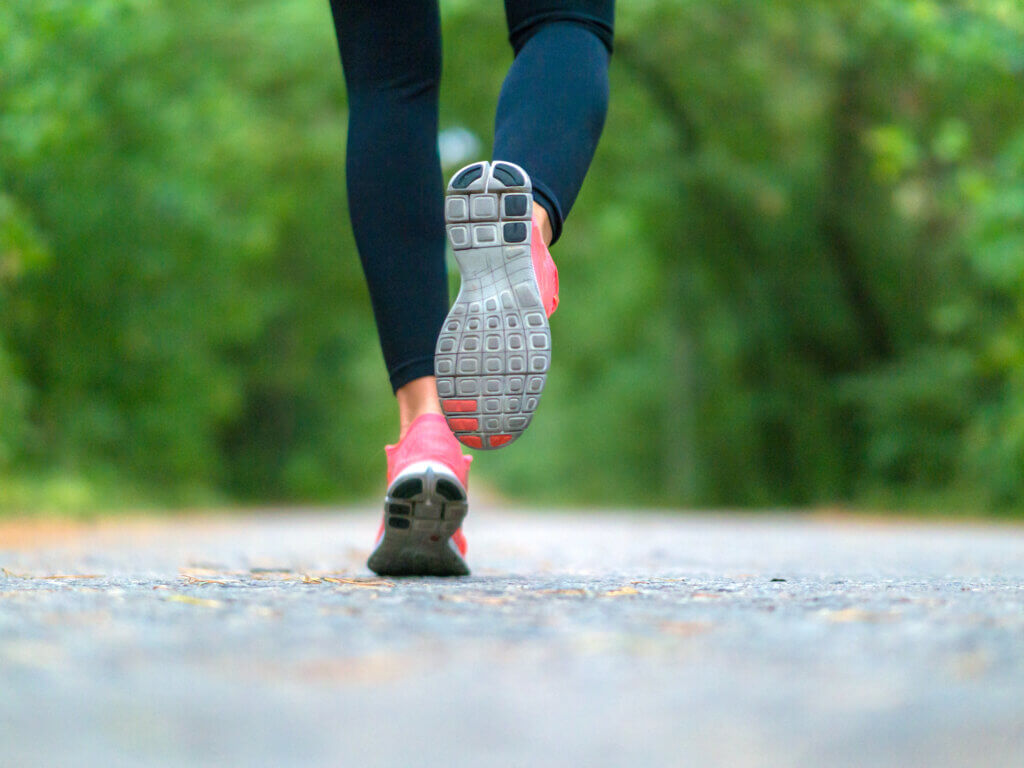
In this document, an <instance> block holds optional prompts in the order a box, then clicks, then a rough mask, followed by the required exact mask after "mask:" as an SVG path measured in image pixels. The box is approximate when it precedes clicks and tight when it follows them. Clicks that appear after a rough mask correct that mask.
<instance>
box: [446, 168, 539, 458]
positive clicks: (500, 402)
mask: <svg viewBox="0 0 1024 768" xmlns="http://www.w3.org/2000/svg"><path fill="white" fill-rule="evenodd" d="M530 192H531V186H530V179H529V176H527V174H526V172H525V171H524V170H523V169H522V168H519V167H518V166H516V165H514V164H512V163H506V162H502V161H497V162H495V163H486V162H483V163H475V164H473V165H470V166H467V167H466V168H463V169H462V170H460V171H459V172H458V173H456V174H455V176H454V177H453V178H452V183H451V184H449V186H448V191H447V194H446V197H445V224H446V229H447V233H448V239H449V242H450V243H451V246H452V248H453V249H454V251H455V260H456V263H457V264H458V266H459V271H460V272H461V275H462V285H461V287H460V289H459V295H458V297H457V298H456V300H455V304H454V305H453V306H452V309H451V311H450V312H449V313H448V317H447V318H446V319H445V322H444V325H443V326H442V328H441V333H440V335H439V336H438V340H437V347H436V350H435V356H434V370H435V374H436V376H437V387H438V394H439V395H440V398H441V406H442V409H443V410H444V412H445V416H446V418H447V419H448V425H449V426H450V427H451V429H452V432H454V433H455V436H456V437H457V438H458V439H459V440H460V441H461V442H462V443H463V444H464V445H467V446H469V447H471V448H478V449H493V448H500V447H503V446H505V445H508V444H509V443H511V442H512V441H514V440H515V439H516V438H518V437H519V436H520V435H521V434H522V433H523V431H524V430H525V429H526V428H527V427H528V426H529V424H530V421H531V419H532V418H533V414H534V412H535V411H536V409H537V405H538V403H539V401H540V395H541V392H542V391H543V389H544V384H545V383H546V381H547V372H548V367H549V365H550V362H551V330H550V327H549V325H548V319H547V315H546V314H545V312H544V306H543V302H542V300H541V297H540V290H539V286H538V284H537V278H536V276H535V274H534V271H533V260H532V258H531V256H530V239H531V216H532V212H533V210H532V197H531V194H530Z"/></svg>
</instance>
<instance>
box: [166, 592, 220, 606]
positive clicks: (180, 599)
mask: <svg viewBox="0 0 1024 768" xmlns="http://www.w3.org/2000/svg"><path fill="white" fill-rule="evenodd" d="M167 600H169V601H170V602H172V603H185V604H186V605H198V606H202V607H203V608H220V607H221V606H222V605H224V603H222V602H221V601H220V600H208V599H206V598H204V597H192V595H168V596H167Z"/></svg>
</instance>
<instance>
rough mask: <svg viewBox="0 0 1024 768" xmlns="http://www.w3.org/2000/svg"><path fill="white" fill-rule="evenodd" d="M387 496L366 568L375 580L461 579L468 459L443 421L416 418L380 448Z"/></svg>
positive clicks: (436, 417) (465, 569)
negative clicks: (392, 441)
mask: <svg viewBox="0 0 1024 768" xmlns="http://www.w3.org/2000/svg"><path fill="white" fill-rule="evenodd" d="M384 452H385V453H386V454H387V457H388V491H387V496H386V497H385V499H384V520H383V521H382V522H381V525H380V530H379V531H378V532H377V545H376V547H375V548H374V550H373V554H371V555H370V560H369V562H368V563H367V565H368V566H369V567H370V570H371V571H373V572H374V573H376V574H378V575H380V576H466V575H468V574H469V566H468V565H466V560H465V556H466V537H465V536H464V535H463V533H462V527H461V526H462V521H463V519H464V518H465V517H466V513H467V512H468V511H469V506H468V503H467V500H466V488H467V485H468V482H469V480H468V476H469V464H470V462H471V461H473V459H472V457H471V456H464V455H463V453H462V449H461V448H460V447H459V444H458V442H457V441H456V440H455V438H454V437H453V436H452V433H451V430H450V429H448V426H447V424H445V420H444V417H443V416H440V415H438V414H434V413H428V414H424V415H423V416H420V417H419V418H417V419H416V420H415V421H414V422H413V423H412V426H410V427H409V431H408V432H406V433H405V437H403V438H402V439H401V440H400V441H399V442H398V444H397V445H388V446H385V448H384Z"/></svg>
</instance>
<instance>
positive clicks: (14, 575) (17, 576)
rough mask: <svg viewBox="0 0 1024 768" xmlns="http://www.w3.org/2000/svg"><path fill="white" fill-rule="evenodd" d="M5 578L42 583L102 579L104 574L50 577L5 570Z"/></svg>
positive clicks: (74, 574) (57, 575) (69, 574)
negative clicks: (33, 580) (32, 580)
mask: <svg viewBox="0 0 1024 768" xmlns="http://www.w3.org/2000/svg"><path fill="white" fill-rule="evenodd" d="M2 570H3V574H4V576H7V577H9V578H13V579H36V580H42V581H58V580H60V579H102V578H103V574H102V573H55V574H52V575H48V576H33V575H32V574H30V573H14V571H9V570H7V569H6V568H3V569H2Z"/></svg>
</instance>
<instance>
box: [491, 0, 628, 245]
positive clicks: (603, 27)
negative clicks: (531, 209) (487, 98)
mask: <svg viewBox="0 0 1024 768" xmlns="http://www.w3.org/2000/svg"><path fill="white" fill-rule="evenodd" d="M505 16H506V19H507V21H508V28H509V39H510V41H511V43H512V47H513V50H514V51H515V54H516V56H515V60H514V61H513V63H512V66H511V68H510V69H509V71H508V75H507V76H506V78H505V83H504V85H503V86H502V89H501V96H500V97H499V99H498V112H497V119H496V121H495V133H494V158H495V159H497V160H509V161H511V162H513V163H515V164H517V165H520V166H522V167H523V168H524V169H526V171H527V173H529V174H530V178H531V179H532V181H533V196H534V199H535V200H536V202H537V203H538V204H539V205H540V207H541V208H543V210H544V212H545V214H546V216H547V218H548V220H549V222H550V225H551V242H553V241H554V240H557V239H558V237H559V235H560V234H561V231H562V223H563V222H564V220H565V217H566V215H568V213H569V210H570V208H572V204H573V202H575V200H576V195H577V194H578V193H579V190H580V187H581V186H582V185H583V177H584V176H585V175H586V172H587V168H588V167H589V166H590V161H591V160H592V159H593V157H594V151H595V149H596V148H597V142H598V139H599V138H600V136H601V130H602V128H603V127H604V119H605V114H606V113H607V111H608V62H609V58H610V56H611V50H612V30H613V24H614V2H613V0H571V1H568V2H566V1H562V2H558V1H557V0H505Z"/></svg>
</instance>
